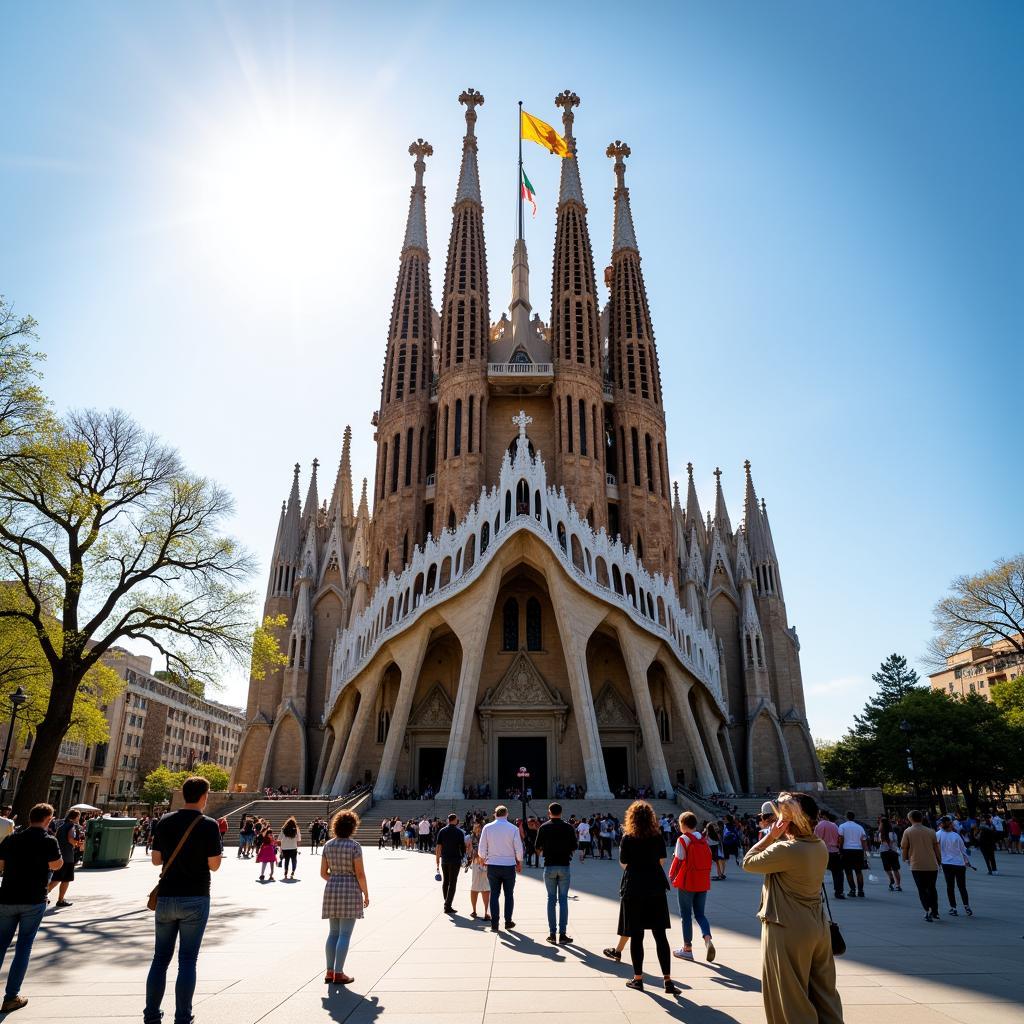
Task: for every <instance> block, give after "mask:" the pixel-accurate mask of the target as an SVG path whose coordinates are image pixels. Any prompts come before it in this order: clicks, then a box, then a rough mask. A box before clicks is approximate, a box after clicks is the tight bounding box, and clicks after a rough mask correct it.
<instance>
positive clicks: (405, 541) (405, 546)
mask: <svg viewBox="0 0 1024 1024" xmlns="http://www.w3.org/2000/svg"><path fill="white" fill-rule="evenodd" d="M408 564H409V531H408V530H406V531H405V536H404V537H403V538H402V565H403V566H405V565H408Z"/></svg>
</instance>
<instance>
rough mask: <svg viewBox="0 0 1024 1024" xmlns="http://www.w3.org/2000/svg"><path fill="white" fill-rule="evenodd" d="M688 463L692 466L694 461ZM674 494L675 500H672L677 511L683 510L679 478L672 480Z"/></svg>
mask: <svg viewBox="0 0 1024 1024" xmlns="http://www.w3.org/2000/svg"><path fill="white" fill-rule="evenodd" d="M688 465H690V466H691V467H692V465H693V463H692V462H691V463H688ZM672 494H673V495H674V498H673V501H672V507H673V508H674V509H675V510H676V511H677V512H681V511H682V507H681V506H680V504H679V481H678V480H673V481H672Z"/></svg>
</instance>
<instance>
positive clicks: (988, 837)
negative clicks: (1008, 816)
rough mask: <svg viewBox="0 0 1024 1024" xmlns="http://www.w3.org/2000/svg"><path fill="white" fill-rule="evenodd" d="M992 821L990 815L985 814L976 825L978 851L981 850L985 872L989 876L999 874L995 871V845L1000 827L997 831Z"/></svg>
mask: <svg viewBox="0 0 1024 1024" xmlns="http://www.w3.org/2000/svg"><path fill="white" fill-rule="evenodd" d="M994 820H995V819H994V818H993V817H992V815H991V814H986V815H985V817H984V818H982V819H981V822H980V823H979V824H978V849H979V850H981V855H982V857H984V858H985V870H986V871H987V872H988V873H989V874H990V875H998V874H999V871H998V870H997V869H996V844H997V843H998V842H999V841H1000V836H1001V834H1002V825H1001V824H1000V827H999V830H998V831H997V830H996V827H995V824H994Z"/></svg>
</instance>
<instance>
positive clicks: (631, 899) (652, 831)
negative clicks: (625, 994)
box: [617, 800, 679, 996]
mask: <svg viewBox="0 0 1024 1024" xmlns="http://www.w3.org/2000/svg"><path fill="white" fill-rule="evenodd" d="M619 863H620V864H621V865H622V882H621V883H620V885H619V897H620V899H619V926H618V932H617V934H619V935H628V936H629V955H630V958H631V959H632V961H633V978H632V980H631V981H627V982H626V988H632V989H636V990H637V991H639V992H642V991H643V989H644V932H645V931H651V932H653V933H654V947H655V949H656V950H657V951H658V964H659V965H660V967H661V974H662V979H663V980H664V983H665V991H666V992H667V993H668V994H669V995H673V996H674V995H678V994H679V989H678V988H676V986H675V985H674V984H673V983H672V952H671V950H670V949H669V945H668V936H667V935H666V934H665V933H666V932H667V931H668V928H669V919H668V900H667V898H666V893H667V892H668V879H667V878H666V877H665V872H664V870H663V869H662V864H664V863H665V841H664V839H662V837H661V827H660V826H659V825H658V819H657V818H656V817H655V816H654V809H653V808H652V807H651V805H650V804H649V803H647V802H646V801H644V800H635V801H633V803H631V804H630V805H629V810H627V811H626V818H625V824H624V827H623V832H622V843H621V845H620V846H619Z"/></svg>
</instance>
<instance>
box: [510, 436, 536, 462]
mask: <svg viewBox="0 0 1024 1024" xmlns="http://www.w3.org/2000/svg"><path fill="white" fill-rule="evenodd" d="M518 440H519V438H518V437H513V438H512V440H511V441H509V443H508V453H509V455H510V456H511V457H512V458H513V459H514V458H515V457H516V441H518ZM526 450H527V451H528V452H529V453H530V458H531V459H533V458H536V456H537V452H536V451H535V449H534V447H533V442H532V441H531V440H530V439H529V438H527V439H526Z"/></svg>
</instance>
